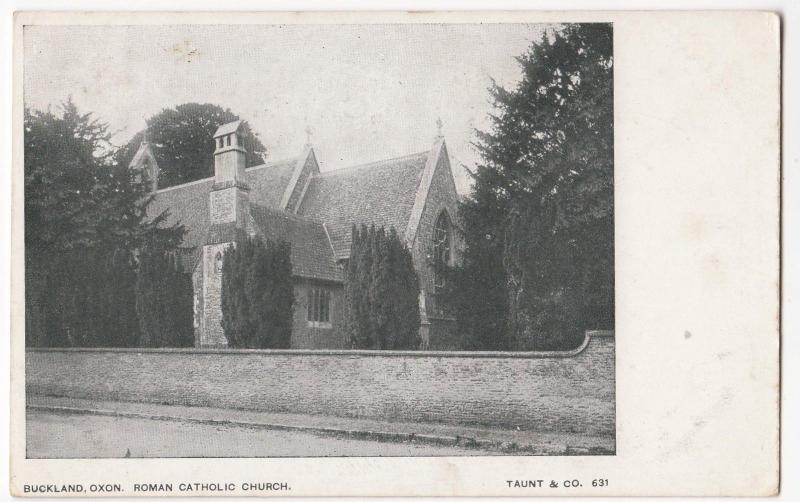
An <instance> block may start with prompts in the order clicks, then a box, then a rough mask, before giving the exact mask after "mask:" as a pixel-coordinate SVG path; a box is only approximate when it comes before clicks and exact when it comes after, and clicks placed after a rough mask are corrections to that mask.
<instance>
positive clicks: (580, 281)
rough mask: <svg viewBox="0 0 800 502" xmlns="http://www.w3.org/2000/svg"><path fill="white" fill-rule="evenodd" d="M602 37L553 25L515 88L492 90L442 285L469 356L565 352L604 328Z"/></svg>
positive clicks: (609, 167) (607, 277) (607, 290)
mask: <svg viewBox="0 0 800 502" xmlns="http://www.w3.org/2000/svg"><path fill="white" fill-rule="evenodd" d="M612 38H613V37H612V27H611V25H609V24H569V25H566V26H563V27H561V28H559V29H557V30H555V31H553V32H551V33H547V34H544V35H543V36H542V38H541V39H540V40H538V41H536V42H535V43H533V44H532V45H531V47H530V49H529V51H528V52H527V53H525V54H523V55H522V56H521V57H519V58H518V61H519V63H520V66H521V69H522V79H521V80H520V81H519V83H518V84H516V86H515V88H513V89H511V90H509V89H505V88H503V87H501V86H499V85H493V87H492V88H491V95H492V98H493V100H494V106H495V111H494V112H493V113H492V114H491V115H490V121H491V129H490V130H489V131H480V132H478V133H477V134H478V141H477V147H478V149H479V151H480V153H481V156H482V159H483V161H482V163H481V164H480V165H478V166H477V169H476V171H475V173H474V178H475V183H474V187H473V192H472V194H471V196H470V197H469V198H468V199H467V201H466V202H465V203H464V204H463V205H462V206H461V216H462V218H461V219H462V221H464V224H465V241H466V251H465V265H464V268H463V269H461V270H460V271H456V273H455V274H454V275H455V279H454V280H453V281H451V284H452V286H453V289H454V292H453V297H454V299H455V306H456V309H457V310H458V317H459V320H460V322H461V327H462V330H463V331H464V332H466V333H469V334H470V335H471V336H470V337H469V339H468V344H472V345H473V347H474V348H504V347H508V348H511V349H516V350H530V349H568V348H571V347H573V346H575V345H577V344H578V343H579V342H580V340H581V339H582V337H583V331H584V330H586V329H592V328H613V323H614V232H613V228H614V226H613V221H614V210H613V199H614V197H613V159H614V155H613V151H614V150H613V146H614V145H613V138H614V135H613V130H614V123H613V55H612ZM475 346H477V347H475Z"/></svg>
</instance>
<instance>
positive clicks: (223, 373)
mask: <svg viewBox="0 0 800 502" xmlns="http://www.w3.org/2000/svg"><path fill="white" fill-rule="evenodd" d="M614 345H615V344H614V336H613V332H607V331H589V332H587V333H586V337H585V339H584V341H583V343H582V344H581V346H580V347H578V348H577V349H575V350H573V351H569V352H455V351H424V352H422V351H368V350H235V349H102V348H67V349H59V348H41V349H36V348H31V349H28V350H27V351H26V358H25V377H26V392H27V393H28V394H32V395H45V396H63V397H73V398H87V399H100V400H116V401H135V402H151V403H161V404H178V405H188V406H213V407H225V408H239V409H246V410H261V411H270V412H289V413H309V414H324V415H336V416H345V417H365V418H377V419H385V420H391V421H431V422H441V423H456V424H476V425H478V424H479V425H489V426H497V427H513V428H516V427H519V428H520V429H525V430H538V431H542V432H564V433H582V434H601V435H612V436H613V435H614V431H615V370H614Z"/></svg>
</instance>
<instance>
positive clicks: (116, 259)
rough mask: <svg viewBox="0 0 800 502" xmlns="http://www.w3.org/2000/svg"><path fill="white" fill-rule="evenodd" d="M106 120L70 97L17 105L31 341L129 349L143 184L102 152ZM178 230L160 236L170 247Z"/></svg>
mask: <svg viewBox="0 0 800 502" xmlns="http://www.w3.org/2000/svg"><path fill="white" fill-rule="evenodd" d="M107 131H108V126H107V125H106V124H103V123H101V122H99V121H97V120H95V119H94V118H93V117H92V115H91V114H90V113H80V112H79V111H78V109H77V107H76V106H75V104H74V103H73V102H72V101H71V100H69V101H67V102H66V103H64V104H63V107H62V110H61V113H60V114H56V113H53V112H52V111H50V110H48V111H37V110H31V109H26V110H25V150H24V160H25V161H24V170H25V202H24V207H25V279H26V289H25V302H26V303H25V304H26V343H27V344H28V345H31V346H131V345H135V344H136V342H137V340H138V321H137V319H136V312H135V303H136V302H135V283H136V273H135V260H134V256H133V250H135V249H137V248H138V247H140V246H141V245H142V243H143V242H144V239H145V236H147V235H151V234H152V233H153V231H154V229H155V228H156V227H157V226H159V225H161V224H162V222H163V218H157V219H156V220H154V221H149V222H148V221H146V220H145V214H146V213H145V207H146V205H147V203H148V202H149V199H148V198H147V195H146V194H147V190H148V187H147V186H146V185H145V184H144V183H142V182H137V181H136V178H135V176H133V173H130V172H128V170H127V167H126V166H119V165H117V164H115V163H114V162H113V160H112V158H111V152H112V147H111V145H110V143H109V135H108V132H107ZM181 233H182V229H180V228H175V229H168V230H164V231H162V232H160V233H159V236H160V237H163V238H165V239H167V240H168V241H170V242H172V243H176V242H177V241H178V240H179V239H180V235H181Z"/></svg>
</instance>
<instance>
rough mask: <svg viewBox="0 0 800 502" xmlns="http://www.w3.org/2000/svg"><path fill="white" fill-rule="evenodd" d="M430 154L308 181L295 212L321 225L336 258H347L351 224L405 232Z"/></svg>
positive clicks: (335, 172) (330, 174) (408, 156)
mask: <svg viewBox="0 0 800 502" xmlns="http://www.w3.org/2000/svg"><path fill="white" fill-rule="evenodd" d="M427 158H428V152H422V153H416V154H413V155H407V156H405V157H398V158H395V159H390V160H384V161H381V162H375V163H372V164H365V165H361V166H355V167H350V168H347V169H337V170H335V171H328V172H325V173H321V174H318V175H316V176H314V177H313V178H312V179H311V182H310V184H309V186H308V189H307V191H306V194H305V197H304V198H303V203H302V204H301V205H300V208H299V209H298V214H300V215H303V216H309V217H312V218H314V219H317V220H319V221H324V222H325V225H326V227H327V229H328V234H329V235H330V238H331V244H332V245H333V248H334V253H335V257H336V259H337V260H339V259H342V258H347V257H348V256H349V255H350V242H351V238H352V236H351V228H352V225H353V224H354V223H355V224H357V225H359V224H361V223H365V224H367V225H369V224H375V225H376V226H384V227H386V228H387V229H388V228H389V227H390V226H394V227H395V229H396V230H397V232H398V233H399V234H400V235H403V233H404V232H405V230H406V226H407V225H408V221H409V218H410V216H411V209H412V207H413V206H414V199H415V196H416V192H417V187H418V186H419V183H420V180H421V178H422V173H423V171H424V169H425V162H426V161H427Z"/></svg>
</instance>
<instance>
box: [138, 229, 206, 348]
mask: <svg viewBox="0 0 800 502" xmlns="http://www.w3.org/2000/svg"><path fill="white" fill-rule="evenodd" d="M138 262H139V263H138V270H137V275H136V313H137V315H138V319H139V328H140V338H139V342H138V346H139V347H191V346H193V345H194V327H193V321H194V319H193V315H194V314H193V309H194V302H193V299H194V292H193V289H192V278H191V275H190V274H188V273H186V271H184V270H183V267H182V264H181V263H180V260H179V259H178V255H176V253H175V251H174V247H173V246H169V245H167V246H165V245H164V241H163V239H155V238H154V239H152V240H151V241H150V242H148V243H146V244H145V245H144V247H142V249H141V250H140V251H139V255H138Z"/></svg>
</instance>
